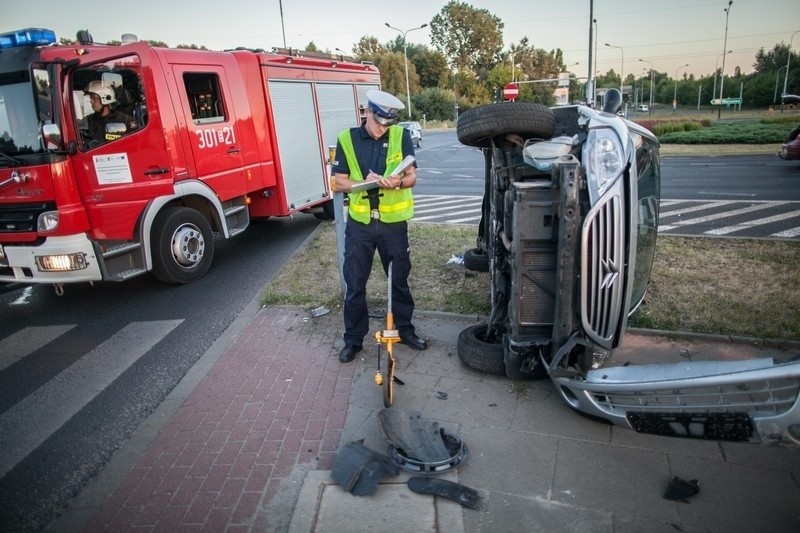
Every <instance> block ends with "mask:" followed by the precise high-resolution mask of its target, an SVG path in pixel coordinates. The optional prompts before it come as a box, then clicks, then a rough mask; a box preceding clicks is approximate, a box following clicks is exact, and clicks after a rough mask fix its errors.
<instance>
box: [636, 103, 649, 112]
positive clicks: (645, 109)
mask: <svg viewBox="0 0 800 533" xmlns="http://www.w3.org/2000/svg"><path fill="white" fill-rule="evenodd" d="M636 110H637V111H644V112H645V113H646V112H648V111H650V107H649V106H648V105H647V104H639V107H637V108H636Z"/></svg>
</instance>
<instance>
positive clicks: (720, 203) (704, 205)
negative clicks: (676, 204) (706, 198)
mask: <svg viewBox="0 0 800 533" xmlns="http://www.w3.org/2000/svg"><path fill="white" fill-rule="evenodd" d="M732 203H734V200H720V201H718V202H705V203H702V204H699V205H693V206H690V207H684V208H683V209H676V210H675V211H668V212H666V213H664V212H663V211H662V212H661V216H662V217H671V216H673V215H683V214H684V213H692V212H694V211H702V210H703V209H712V208H714V207H721V206H724V205H730V204H732Z"/></svg>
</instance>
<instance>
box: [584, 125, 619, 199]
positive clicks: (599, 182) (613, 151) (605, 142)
mask: <svg viewBox="0 0 800 533" xmlns="http://www.w3.org/2000/svg"><path fill="white" fill-rule="evenodd" d="M623 153H624V152H623V147H622V141H621V140H620V138H619V136H618V135H617V133H616V132H615V131H614V130H613V129H611V128H597V129H592V130H589V135H588V137H587V139H586V143H584V145H583V161H584V165H585V167H586V179H587V182H588V186H589V200H590V201H591V203H592V205H595V204H596V203H597V200H599V199H600V197H601V196H603V194H604V193H605V192H606V191H607V190H608V188H609V187H611V185H613V183H614V182H615V181H616V180H617V179H619V177H620V176H621V175H622V172H623V171H624V170H625V157H624V155H623Z"/></svg>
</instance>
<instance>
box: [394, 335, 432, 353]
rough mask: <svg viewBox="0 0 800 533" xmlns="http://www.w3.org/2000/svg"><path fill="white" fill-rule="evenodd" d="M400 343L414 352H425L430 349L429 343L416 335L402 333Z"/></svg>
mask: <svg viewBox="0 0 800 533" xmlns="http://www.w3.org/2000/svg"><path fill="white" fill-rule="evenodd" d="M400 342H402V343H403V344H405V345H406V346H408V347H409V348H411V349H412V350H425V349H426V348H427V347H428V343H427V342H425V339H423V338H422V337H418V336H417V334H416V333H401V334H400Z"/></svg>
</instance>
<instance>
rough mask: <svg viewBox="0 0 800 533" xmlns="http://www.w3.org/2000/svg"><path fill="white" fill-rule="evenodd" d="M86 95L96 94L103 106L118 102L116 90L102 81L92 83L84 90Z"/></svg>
mask: <svg viewBox="0 0 800 533" xmlns="http://www.w3.org/2000/svg"><path fill="white" fill-rule="evenodd" d="M83 92H84V93H86V94H96V95H97V96H98V97H100V103H101V104H103V105H109V104H113V103H114V102H116V101H117V98H116V95H115V93H114V89H113V88H112V87H111V86H110V85H108V84H107V83H104V82H102V81H91V82H89V85H87V86H86V88H85V89H84V90H83Z"/></svg>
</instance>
